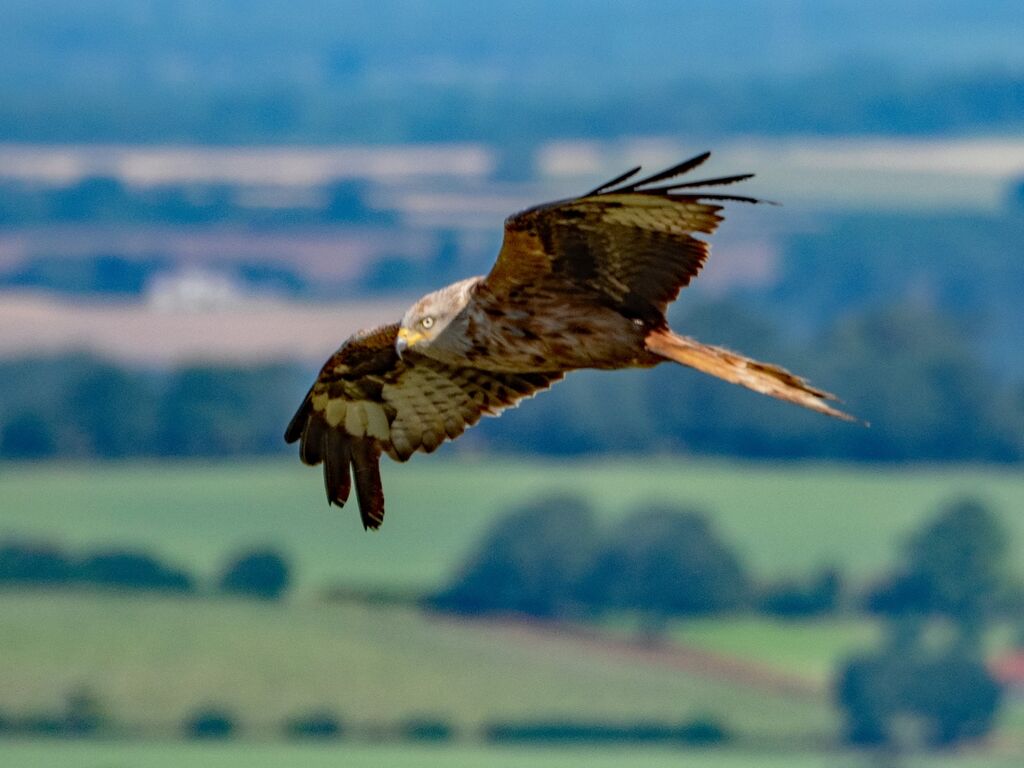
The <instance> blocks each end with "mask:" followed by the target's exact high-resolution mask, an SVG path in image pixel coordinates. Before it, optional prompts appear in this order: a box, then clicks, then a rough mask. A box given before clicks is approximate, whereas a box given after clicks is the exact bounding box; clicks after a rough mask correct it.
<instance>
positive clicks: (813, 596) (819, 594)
mask: <svg viewBox="0 0 1024 768" xmlns="http://www.w3.org/2000/svg"><path fill="white" fill-rule="evenodd" d="M841 588H842V584H841V581H840V577H839V572H838V571H837V570H836V569H835V568H826V569H825V570H823V571H821V572H820V573H818V574H816V575H815V576H813V577H812V578H811V579H809V580H807V581H805V582H799V581H783V582H779V583H776V584H771V585H769V586H768V587H767V588H765V589H764V591H763V593H762V595H761V601H760V602H761V610H762V611H764V612H765V613H767V614H770V615H772V616H780V617H783V618H802V617H806V616H820V615H822V614H826V613H831V612H833V611H835V609H836V607H837V605H838V603H839V596H840V591H841Z"/></svg>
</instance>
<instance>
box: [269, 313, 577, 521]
mask: <svg viewBox="0 0 1024 768" xmlns="http://www.w3.org/2000/svg"><path fill="white" fill-rule="evenodd" d="M397 335H398V324H394V325H387V326H383V327H381V328H375V329H373V330H370V331H364V332H361V333H357V334H355V335H354V336H352V337H351V338H350V339H349V340H348V341H346V342H345V343H344V344H343V345H342V347H341V348H340V349H339V350H338V351H337V352H335V353H334V355H333V356H332V357H331V358H330V360H328V361H327V363H325V364H324V367H323V368H322V369H321V371H320V375H319V376H318V377H317V380H316V382H315V383H314V384H313V386H312V388H310V390H309V393H308V394H307V395H306V397H305V399H304V400H303V402H302V405H300V406H299V410H298V411H297V412H296V414H295V416H294V417H293V418H292V420H291V423H290V424H289V425H288V429H287V430H286V431H285V436H284V437H285V440H286V441H287V442H289V443H294V442H296V441H298V442H299V456H300V458H301V459H302V461H303V462H304V463H305V464H309V465H313V466H315V465H317V464H320V463H321V462H322V463H323V465H324V486H325V488H326V490H327V500H328V502H329V503H332V504H337V505H338V506H343V505H344V504H345V502H346V501H348V498H349V495H350V493H351V489H352V484H353V479H354V482H355V488H356V500H357V501H358V503H359V512H360V515H361V516H362V520H363V526H364V527H366V528H378V527H379V526H380V524H381V522H382V521H383V519H384V491H383V487H382V485H381V479H380V456H381V453H387V454H388V455H389V456H391V458H393V459H395V460H397V461H405V460H406V459H408V458H409V457H410V456H412V454H413V453H415V452H416V451H422V452H424V453H430V452H432V451H434V450H436V449H437V447H438V446H439V445H441V443H442V442H444V441H445V440H446V439H454V438H456V437H458V436H459V435H461V434H462V433H463V432H464V431H465V430H466V428H467V427H469V426H472V425H473V424H476V423H477V422H478V421H479V420H480V417H481V416H484V415H491V414H497V413H499V412H500V411H502V410H504V409H505V408H508V407H510V406H513V405H515V404H516V403H518V402H519V400H521V399H522V398H524V397H529V396H530V395H533V394H534V393H536V392H537V391H539V390H542V389H546V388H547V387H549V386H551V384H553V383H554V382H555V381H557V380H559V379H561V378H562V375H563V374H562V373H561V372H551V373H525V374H510V373H494V372H491V371H482V370H477V369H475V368H455V367H452V366H449V365H445V364H444V363H441V362H438V361H437V360H433V359H430V358H428V357H425V356H422V355H415V354H406V355H405V356H403V357H401V358H400V357H399V356H398V354H397V353H396V352H395V339H396V337H397Z"/></svg>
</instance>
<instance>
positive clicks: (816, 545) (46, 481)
mask: <svg viewBox="0 0 1024 768" xmlns="http://www.w3.org/2000/svg"><path fill="white" fill-rule="evenodd" d="M384 472H385V476H384V480H385V487H386V492H387V497H388V517H387V520H386V522H385V525H384V528H383V529H382V530H381V531H380V532H379V533H377V534H366V533H364V532H363V531H362V530H361V527H360V524H359V520H358V515H357V514H356V512H355V510H354V509H348V508H346V509H344V510H339V509H337V508H328V507H327V505H326V503H325V501H324V497H323V489H322V487H321V483H320V477H319V470H315V469H310V468H308V467H303V466H301V465H299V463H298V462H297V461H296V460H293V459H280V460H267V461H248V462H245V463H236V464H232V463H208V464H200V463H163V464H139V463H126V464H87V465H53V464H41V465H32V464H10V463H8V464H0V504H2V507H0V538H4V537H27V538H32V537H35V538H43V539H48V540H53V541H56V542H58V543H67V544H72V545H81V546H99V545H105V544H109V545H130V546H132V547H143V548H148V549H150V550H151V551H153V552H155V553H158V554H160V555H163V556H165V557H166V558H168V559H170V560H171V561H173V562H175V563H177V564H179V565H182V566H186V567H189V568H190V569H193V570H195V571H197V572H199V573H202V574H207V575H212V574H214V573H216V572H217V570H218V569H219V568H220V567H221V566H222V564H223V562H224V561H225V559H226V558H227V557H228V556H230V555H231V554H233V553H234V552H236V551H237V550H239V549H240V548H245V547H248V546H251V545H264V544H270V545H273V546H275V547H278V548H279V549H281V550H282V551H283V552H284V553H285V554H287V555H289V556H290V557H291V559H292V561H293V563H294V565H295V567H296V576H297V583H298V585H299V587H300V589H302V590H311V589H317V588H320V587H323V586H325V585H328V584H344V585H346V586H350V587H351V586H370V587H394V588H409V589H429V588H432V587H435V586H437V585H438V584H440V583H442V582H443V581H444V580H445V579H446V578H448V577H449V576H450V574H451V573H452V571H453V570H454V569H455V568H456V567H457V566H458V564H459V563H460V562H461V560H462V558H463V557H464V555H465V553H466V552H467V550H469V549H470V548H471V547H472V546H473V544H474V543H475V542H476V541H478V539H479V537H480V535H481V534H482V532H483V531H484V530H485V529H486V528H487V526H488V525H490V524H491V522H492V521H493V520H494V518H495V517H496V516H497V515H500V514H501V513H503V512H505V511H506V510H508V509H509V508H510V507H513V506H515V505H517V504H521V503H524V502H526V501H528V500H530V499H532V498H535V497H537V496H539V495H544V494H548V493H553V492H560V491H567V492H572V493H577V494H580V495H582V496H584V497H586V498H587V499H589V500H590V501H591V503H592V504H593V505H594V506H595V508H596V509H597V510H598V511H599V513H600V514H602V515H603V516H606V517H608V518H612V517H614V516H616V515H621V514H623V513H624V512H627V511H628V510H629V509H630V507H632V506H634V505H637V504H640V503H642V502H644V501H650V500H656V501H666V502H670V503H674V504H680V505H685V506H690V507H695V508H698V509H701V510H705V511H706V512H707V513H708V514H709V515H711V516H712V517H713V518H714V520H715V521H716V523H717V524H718V526H719V527H720V529H721V530H722V532H723V534H724V535H725V536H726V537H727V538H728V540H729V541H731V542H732V543H734V544H735V545H736V546H737V547H738V548H739V549H740V551H741V553H742V554H743V556H744V557H745V559H746V561H747V562H748V563H749V564H750V566H751V567H752V568H753V569H754V570H755V572H756V573H757V574H759V575H799V574H800V573H801V572H806V571H807V570H809V569H812V568H814V567H816V566H820V565H825V564H834V565H838V566H840V567H842V568H843V569H844V570H846V571H847V572H848V573H849V574H850V575H851V576H852V577H854V578H864V577H868V576H870V575H872V574H874V573H876V572H877V571H878V570H879V569H882V568H885V567H886V566H887V565H889V564H890V563H891V562H892V561H893V558H894V557H895V556H896V554H897V552H898V548H899V545H900V543H901V541H902V539H903V537H904V535H905V534H906V533H907V532H908V531H909V530H911V529H912V528H913V527H914V526H916V525H917V524H919V523H920V522H921V521H922V520H923V519H925V518H926V517H928V516H930V515H932V514H933V513H934V512H935V510H936V508H937V506H938V505H939V504H941V503H942V502H944V501H945V500H947V499H949V498H951V497H954V496H958V495H963V494H975V495H977V496H979V497H981V498H982V499H984V500H986V501H988V502H990V503H991V504H992V505H993V507H994V508H995V509H996V510H997V511H998V512H1000V513H1001V514H1002V515H1003V518H1004V519H1005V520H1006V522H1007V525H1008V526H1009V527H1010V530H1011V531H1012V533H1013V540H1014V546H1015V548H1016V557H1015V558H1014V559H1015V560H1016V562H1018V563H1024V515H1022V514H1021V509H1022V507H1024V473H1022V472H1020V470H1019V469H993V468H974V467H934V468H930V467H912V468H906V467H863V466H838V465H814V464H786V465H769V464H737V463H724V462H711V461H707V460H700V461H691V460H686V459H669V458H656V459H650V460H637V459H623V460H618V459H603V460H587V461H547V462H540V461H533V462H525V461H519V460H516V461H500V460H497V459H493V458H492V459H489V460H487V461H483V460H481V461H466V460H458V461H456V460H450V459H445V458H442V457H417V458H415V459H413V460H412V461H411V462H409V463H408V464H405V465H396V464H393V463H391V462H385V467H384Z"/></svg>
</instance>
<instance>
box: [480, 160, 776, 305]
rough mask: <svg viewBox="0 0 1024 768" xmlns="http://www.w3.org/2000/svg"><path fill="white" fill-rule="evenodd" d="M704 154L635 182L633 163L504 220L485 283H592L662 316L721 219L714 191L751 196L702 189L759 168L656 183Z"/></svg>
mask: <svg viewBox="0 0 1024 768" xmlns="http://www.w3.org/2000/svg"><path fill="white" fill-rule="evenodd" d="M708 157H709V153H704V154H702V155H698V156H697V157H694V158H692V159H690V160H687V161H686V162H683V163H680V164H679V165H676V166H673V167H672V168H669V169H667V170H665V171H662V172H661V173H656V174H654V175H653V176H649V177H647V178H645V179H642V180H640V181H637V182H632V183H626V182H627V180H628V179H629V178H631V177H632V176H634V175H635V174H636V173H637V172H638V171H639V170H640V169H639V168H634V169H633V170H632V171H629V172H627V173H625V174H623V175H621V176H619V177H617V178H615V179H613V180H611V181H610V182H607V183H606V184H602V185H601V186H599V187H597V188H596V189H594V190H593V191H592V192H590V193H588V194H586V195H583V196H582V197H577V198H574V199H572V200H562V201H559V202H554V203H547V204H545V205H540V206H537V207H536V208H531V209H529V210H526V211H523V212H522V213H518V214H516V215H514V216H511V217H509V218H508V219H507V220H506V221H505V239H504V242H503V243H502V247H501V252H500V253H499V254H498V260H497V263H496V264H495V265H494V267H493V269H492V270H491V272H490V274H489V275H488V276H487V278H486V281H485V283H486V286H487V287H488V288H489V289H490V290H491V291H492V292H493V293H494V294H495V295H496V296H499V297H500V296H503V295H509V294H514V293H516V292H523V291H526V292H529V291H530V290H531V289H541V288H542V289H544V290H547V291H550V290H552V289H553V290H556V291H557V290H563V291H573V292H575V293H579V292H581V291H582V292H585V293H590V294H591V295H592V296H593V297H594V298H595V299H596V300H598V301H600V302H602V303H605V304H608V305H610V306H613V307H615V308H616V309H617V310H618V311H620V312H621V313H622V314H624V315H626V316H627V317H634V318H637V319H640V320H643V321H644V322H646V323H649V324H652V325H660V324H661V323H662V322H663V319H664V313H665V309H666V307H667V306H668V304H669V303H670V302H671V301H673V300H674V299H675V298H676V296H678V295H679V291H680V290H681V289H682V288H684V287H685V286H687V285H689V283H690V280H691V279H692V278H693V277H694V276H695V275H696V274H697V273H698V272H699V271H700V268H701V267H702V266H703V264H704V260H705V259H706V258H707V255H708V244H707V243H706V242H705V241H704V240H700V239H698V238H697V237H695V236H694V235H695V234H698V233H700V234H706V235H710V234H711V233H713V232H714V231H715V229H716V228H717V226H718V223H719V222H720V221H721V220H722V217H721V216H720V215H719V213H718V212H719V211H720V210H721V206H720V205H716V204H714V203H711V202H708V201H709V200H740V201H743V202H752V203H756V202H758V201H757V200H755V199H754V198H751V197H742V196H737V195H722V194H701V193H700V192H696V193H695V192H694V190H697V189H699V188H701V187H707V186H717V185H723V184H732V183H735V182H738V181H743V180H744V179H748V178H750V176H751V175H752V174H743V175H740V176H723V177H719V178H714V179H703V180H698V181H691V182H683V183H668V184H661V185H660V186H658V185H657V183H658V182H665V181H667V180H669V179H674V178H676V177H678V176H680V175H681V174H684V173H686V172H688V171H690V170H692V169H693V168H696V167H697V166H698V165H700V164H701V163H703V162H704V161H705V160H706V159H707V158H708Z"/></svg>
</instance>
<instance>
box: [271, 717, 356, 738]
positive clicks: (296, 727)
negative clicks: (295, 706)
mask: <svg viewBox="0 0 1024 768" xmlns="http://www.w3.org/2000/svg"><path fill="white" fill-rule="evenodd" d="M342 731H343V729H342V725H341V721H340V720H339V719H338V718H337V717H336V716H335V715H333V714H331V713H330V712H326V711H318V712H311V713H309V714H306V715H300V716H298V717H293V718H292V719H291V720H289V721H288V722H287V723H285V728H284V732H285V735H286V736H288V737H290V738H293V739H337V738H339V737H340V736H341V735H342Z"/></svg>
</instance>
